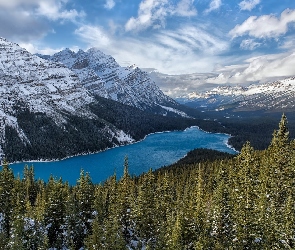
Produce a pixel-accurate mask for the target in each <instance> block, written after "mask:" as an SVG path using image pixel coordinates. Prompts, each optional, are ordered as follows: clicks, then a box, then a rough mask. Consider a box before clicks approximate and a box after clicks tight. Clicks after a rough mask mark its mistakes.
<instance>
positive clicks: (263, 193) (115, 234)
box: [0, 115, 295, 250]
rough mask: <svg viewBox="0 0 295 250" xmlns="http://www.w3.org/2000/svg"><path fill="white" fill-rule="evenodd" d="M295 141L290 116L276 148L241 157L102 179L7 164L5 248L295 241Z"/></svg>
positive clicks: (252, 245) (2, 207) (245, 151)
mask: <svg viewBox="0 0 295 250" xmlns="http://www.w3.org/2000/svg"><path fill="white" fill-rule="evenodd" d="M294 153H295V141H294V140H290V139H289V131H288V127H287V118H286V116H285V115H283V116H282V119H281V121H280V123H279V128H278V129H277V130H275V131H274V133H273V137H272V140H271V143H270V145H269V147H268V148H267V149H266V150H262V151H257V150H254V149H253V147H252V146H251V145H250V143H249V142H247V143H246V144H245V145H244V146H243V148H242V150H241V152H240V153H239V154H238V155H236V156H235V157H225V158H223V159H217V160H208V161H202V162H200V163H187V162H184V163H183V164H180V165H179V166H178V167H177V168H176V167H172V168H166V169H163V170H162V171H156V172H153V171H152V170H150V171H149V172H148V173H145V174H142V175H140V176H138V177H134V176H130V174H129V173H128V158H127V157H126V158H125V162H124V174H123V176H122V177H121V178H117V177H116V175H115V174H114V175H113V176H111V177H110V178H109V179H108V180H106V181H105V182H104V183H101V184H94V183H92V181H91V177H90V176H89V174H88V173H84V172H83V171H81V174H80V177H79V179H78V180H77V184H76V185H74V186H70V185H69V184H68V183H67V182H64V181H63V180H62V179H55V178H53V177H50V178H49V180H48V181H47V182H46V183H45V182H44V181H43V180H35V177H34V170H33V167H28V166H26V167H25V168H24V173H23V177H22V178H20V177H15V176H14V175H13V172H12V170H11V169H10V168H9V165H8V164H7V163H6V162H4V163H3V164H2V171H1V172H0V248H1V249H49V248H56V249H80V248H81V247H84V249H168V250H174V249H175V250H179V249H194V250H197V249H293V248H294V247H295V245H294V242H295V238H294V237H295V231H294V230H295V204H294V203H295V200H294V197H295V185H294V184H295V183H294V182H295V154H294Z"/></svg>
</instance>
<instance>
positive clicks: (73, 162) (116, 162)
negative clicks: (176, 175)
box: [10, 127, 236, 184]
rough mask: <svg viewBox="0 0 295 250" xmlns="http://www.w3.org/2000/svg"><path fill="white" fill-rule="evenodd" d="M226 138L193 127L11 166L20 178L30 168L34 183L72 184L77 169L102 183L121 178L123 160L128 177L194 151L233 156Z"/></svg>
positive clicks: (227, 136)
mask: <svg viewBox="0 0 295 250" xmlns="http://www.w3.org/2000/svg"><path fill="white" fill-rule="evenodd" d="M228 138H229V135H225V134H213V133H207V132H204V131H202V130H200V129H198V128H197V127H191V128H188V129H186V130H184V131H173V132H163V133H155V134H151V135H148V136H147V137H146V138H145V139H144V140H142V141H140V142H137V143H134V144H131V145H127V146H121V147H116V148H112V149H109V150H106V151H103V152H99V153H95V154H90V155H81V156H75V157H71V158H68V159H65V160H60V161H52V162H22V163H15V164H11V165H10V167H11V168H12V169H13V171H14V174H15V175H18V174H20V175H22V172H23V169H24V166H25V164H28V165H29V166H32V165H33V166H34V170H35V177H36V179H39V178H41V179H43V180H45V181H47V180H48V178H49V176H50V175H53V176H54V177H56V178H59V177H62V179H63V180H64V181H68V182H69V183H70V184H76V181H77V179H78V178H79V174H80V171H81V169H83V170H84V171H85V172H89V173H90V176H91V178H92V181H93V183H99V182H102V181H104V180H106V179H107V178H108V177H110V176H111V175H113V174H114V172H116V174H117V177H118V178H119V177H120V176H121V175H122V174H123V168H124V167H123V165H124V158H125V156H126V155H127V156H128V160H129V172H130V174H131V175H139V174H141V173H143V172H147V171H148V170H149V169H150V168H152V169H157V168H160V167H162V166H166V165H169V164H171V163H174V162H176V161H177V160H179V159H180V158H182V157H184V156H185V155H186V154H187V152H189V151H190V150H192V149H195V148H210V149H215V150H219V151H224V152H228V153H236V152H235V151H234V150H233V149H231V148H229V147H228V146H227V141H228Z"/></svg>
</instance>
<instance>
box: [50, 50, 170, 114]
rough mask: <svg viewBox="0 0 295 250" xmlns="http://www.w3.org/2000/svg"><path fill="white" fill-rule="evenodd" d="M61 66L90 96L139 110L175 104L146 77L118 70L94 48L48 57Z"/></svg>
mask: <svg viewBox="0 0 295 250" xmlns="http://www.w3.org/2000/svg"><path fill="white" fill-rule="evenodd" d="M50 60H52V61H54V62H59V63H63V64H64V65H66V66H67V67H68V68H70V69H71V70H72V71H74V72H75V73H76V74H77V76H78V77H79V79H80V81H81V83H82V84H83V86H84V87H86V88H87V89H88V90H89V91H90V92H91V93H92V94H95V95H99V96H101V97H105V98H108V99H112V100H115V101H118V102H121V103H123V104H127V105H130V106H134V107H137V108H139V109H141V110H154V108H157V109H159V108H161V107H160V106H159V105H162V106H165V107H166V106H168V107H171V105H172V106H175V105H176V102H175V101H174V100H173V99H171V98H170V97H168V96H166V95H165V94H164V93H163V92H162V91H161V90H160V89H159V87H158V86H157V85H156V84H155V82H154V81H153V80H152V79H151V78H150V76H149V74H148V73H147V72H145V71H142V70H141V69H139V68H138V67H136V66H134V65H132V66H130V67H121V66H120V65H119V64H118V63H117V62H116V61H115V59H114V58H113V57H111V56H108V55H105V54H104V53H103V52H101V51H99V50H98V49H96V48H91V49H89V50H87V51H86V52H84V51H83V50H79V51H78V52H77V53H75V52H73V51H71V50H69V49H65V50H63V51H61V52H59V53H56V54H54V55H53V56H52V57H50Z"/></svg>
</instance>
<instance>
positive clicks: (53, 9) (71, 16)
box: [36, 0, 85, 21]
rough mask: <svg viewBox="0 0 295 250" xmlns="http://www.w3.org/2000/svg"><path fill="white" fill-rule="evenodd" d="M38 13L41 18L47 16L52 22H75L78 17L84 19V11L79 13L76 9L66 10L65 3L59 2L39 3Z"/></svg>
mask: <svg viewBox="0 0 295 250" xmlns="http://www.w3.org/2000/svg"><path fill="white" fill-rule="evenodd" d="M36 13H37V14H38V15H41V16H45V17H47V18H49V19H51V20H54V21H56V20H60V19H61V20H71V21H74V20H75V19H76V18H78V17H84V16H85V13H84V12H83V11H81V12H78V11H77V10H75V9H71V10H66V9H64V1H62V0H59V1H56V0H49V1H48V0H47V1H45V0H43V1H39V2H38V8H37V11H36Z"/></svg>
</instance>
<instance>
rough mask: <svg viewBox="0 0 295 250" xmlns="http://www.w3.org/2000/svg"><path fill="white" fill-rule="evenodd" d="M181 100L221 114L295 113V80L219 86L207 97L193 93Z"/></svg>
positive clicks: (206, 93)
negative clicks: (242, 85) (220, 111)
mask: <svg viewBox="0 0 295 250" xmlns="http://www.w3.org/2000/svg"><path fill="white" fill-rule="evenodd" d="M179 100H182V102H183V103H191V102H193V103H194V104H195V105H198V106H202V107H207V108H214V109H218V110H223V109H228V108H231V109H234V110H235V111H250V110H251V111H255V110H264V111H290V110H294V109H295V77H292V78H287V79H284V80H281V81H275V82H269V83H264V84H260V85H254V84H253V85H250V86H248V87H240V86H234V87H232V86H222V87H220V86H219V87H216V88H213V89H212V90H210V91H206V92H204V93H197V92H194V93H191V94H189V95H188V96H187V97H186V98H181V99H179Z"/></svg>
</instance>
